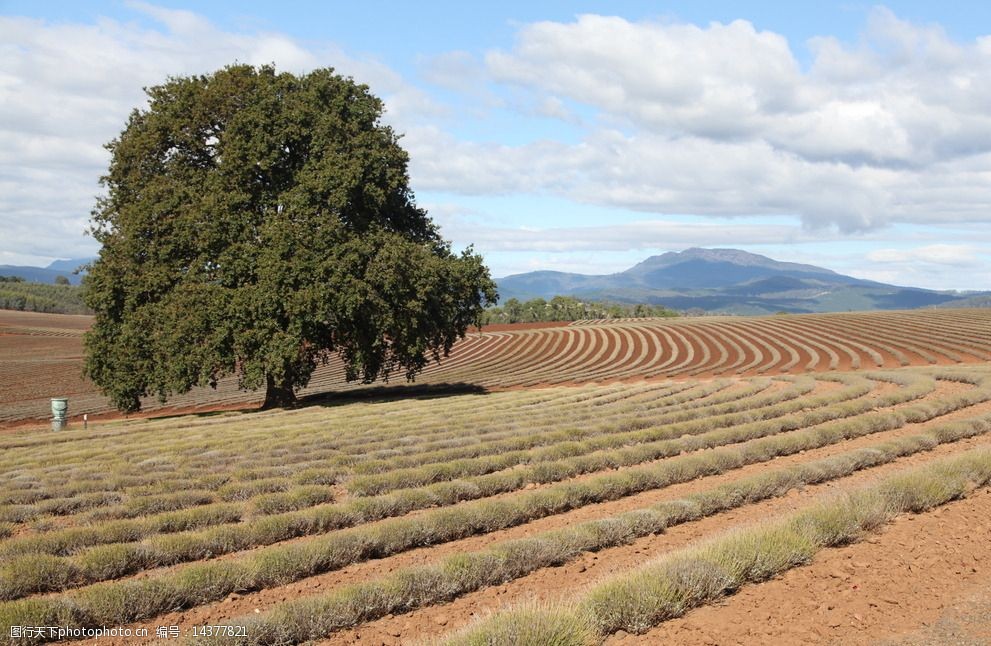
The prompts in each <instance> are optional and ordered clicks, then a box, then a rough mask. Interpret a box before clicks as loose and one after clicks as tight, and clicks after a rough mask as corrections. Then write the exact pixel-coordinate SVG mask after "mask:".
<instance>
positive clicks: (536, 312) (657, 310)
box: [482, 296, 678, 325]
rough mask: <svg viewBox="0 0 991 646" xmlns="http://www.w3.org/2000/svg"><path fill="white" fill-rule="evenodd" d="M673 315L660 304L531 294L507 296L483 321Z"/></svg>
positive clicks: (522, 321) (523, 321) (485, 314)
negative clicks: (530, 296) (521, 297)
mask: <svg viewBox="0 0 991 646" xmlns="http://www.w3.org/2000/svg"><path fill="white" fill-rule="evenodd" d="M656 316H663V317H674V316H678V313H677V312H675V311H673V310H669V309H667V308H665V307H663V306H661V305H645V304H643V303H640V304H637V305H621V304H619V303H597V302H589V301H580V300H578V299H577V298H573V297H571V296H555V297H554V298H552V299H551V300H549V301H548V300H544V299H543V298H533V299H530V300H528V301H519V300H517V299H515V298H510V299H509V300H507V301H506V302H505V303H503V305H502V307H490V308H488V309H486V310H485V312H484V313H483V315H482V323H483V324H484V325H490V324H494V323H532V322H536V321H584V320H588V319H615V318H648V317H656Z"/></svg>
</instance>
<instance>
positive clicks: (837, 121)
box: [0, 1, 991, 289]
mask: <svg viewBox="0 0 991 646" xmlns="http://www.w3.org/2000/svg"><path fill="white" fill-rule="evenodd" d="M985 26H991V5H988V6H985V5H983V4H979V3H941V4H940V3H931V2H926V3H922V2H893V3H887V4H885V5H869V4H858V3H850V2H841V3H830V2H816V3H778V2H750V3H746V2H732V3H730V2H681V3H675V2H672V3H664V4H660V3H642V2H609V3H602V2H599V3H592V2H536V3H535V2H529V3H523V2H519V3H499V4H497V3H463V2H460V3H454V2H432V3H400V2H362V3H355V2H323V3H312V4H310V3H278V4H276V3H271V2H254V1H252V2H236V3H235V2H214V3H176V2H159V3H144V2H47V3H37V2H30V3H29V2H20V1H5V2H0V230H2V231H3V234H2V235H0V264H44V263H46V262H47V261H49V260H51V259H53V258H55V257H65V256H69V255H72V256H81V255H89V254H92V253H94V252H95V250H96V246H95V243H94V241H93V240H92V239H91V238H88V237H85V236H83V235H82V231H83V230H84V229H85V226H86V221H87V217H88V212H89V210H90V208H92V205H93V202H94V199H95V196H96V195H97V194H98V192H99V187H98V185H97V179H98V177H99V175H100V173H101V171H102V170H103V169H104V168H105V167H106V162H107V157H106V153H105V151H104V150H103V149H102V144H104V143H106V142H107V141H109V140H110V139H112V138H113V137H114V136H115V135H116V134H117V133H118V132H119V131H120V129H121V128H122V126H123V124H124V120H125V119H126V116H127V114H128V112H129V111H130V110H131V109H132V108H134V107H139V106H140V105H141V104H142V102H143V95H142V92H141V87H142V86H146V85H154V84H156V83H158V82H161V81H163V80H164V79H165V77H166V76H168V75H172V74H192V73H206V72H209V71H212V70H214V69H217V68H218V67H221V66H223V65H225V64H227V63H230V62H233V61H234V60H238V61H241V62H249V63H256V64H260V63H265V62H275V63H276V65H277V66H278V67H280V68H282V69H288V70H291V71H295V72H305V71H307V70H308V69H313V68H314V67H325V66H331V67H335V68H336V69H338V70H339V71H341V72H342V73H345V74H349V75H352V76H354V77H355V78H356V79H358V80H360V81H362V82H366V83H368V84H369V85H370V86H371V88H372V90H373V92H375V93H376V94H378V95H380V96H382V97H383V98H384V100H385V102H386V106H387V115H386V120H387V122H388V123H389V124H390V125H392V126H393V127H395V128H396V129H397V130H398V131H399V132H402V133H404V138H403V140H402V141H403V144H404V145H405V146H406V148H407V149H408V150H409V152H410V155H411V166H410V173H411V178H412V182H413V188H414V191H415V193H416V195H417V199H418V201H419V202H420V204H421V205H423V206H425V207H427V208H428V210H429V211H430V213H431V214H432V216H433V217H434V218H435V219H436V220H437V221H438V222H439V223H440V224H441V228H442V232H443V233H444V234H445V236H446V237H448V238H449V239H452V240H453V242H454V243H455V245H456V246H459V247H460V246H464V245H467V244H470V243H474V244H475V247H476V249H477V250H479V251H481V252H482V253H483V254H484V255H485V257H486V259H487V261H488V263H489V265H490V267H491V269H492V272H493V274H494V275H495V276H502V275H506V274H510V273H517V272H521V271H528V270H532V269H559V270H564V271H581V272H583V273H608V272H612V271H618V270H622V269H624V268H626V267H628V266H630V265H632V264H634V263H635V262H638V261H640V260H642V259H643V258H645V257H647V256H649V255H652V254H655V253H662V252H664V251H672V250H681V249H684V248H687V247H691V246H724V247H729V246H732V247H738V248H743V249H747V250H750V251H754V252H758V253H765V254H767V255H771V256H773V257H775V258H778V259H782V260H792V261H800V262H811V263H814V264H820V265H823V266H826V267H829V268H832V269H835V270H838V271H842V272H845V273H851V274H854V275H857V276H861V277H865V278H873V279H877V280H883V281H887V282H895V283H899V284H912V285H918V286H926V287H933V288H962V289H968V288H970V289H991V280H989V278H988V277H989V276H991V227H989V226H988V225H989V224H991V211H989V209H988V204H989V202H991V182H989V181H988V180H989V179H991V118H989V117H987V116H985V115H991V38H986V36H985V35H986V34H987V33H988V32H989V31H991V28H985Z"/></svg>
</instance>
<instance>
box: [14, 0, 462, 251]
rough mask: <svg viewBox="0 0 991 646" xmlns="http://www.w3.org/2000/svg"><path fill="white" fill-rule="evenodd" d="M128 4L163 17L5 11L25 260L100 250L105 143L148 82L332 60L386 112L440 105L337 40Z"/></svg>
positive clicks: (429, 113)
mask: <svg viewBox="0 0 991 646" xmlns="http://www.w3.org/2000/svg"><path fill="white" fill-rule="evenodd" d="M128 6H129V7H131V8H132V9H134V10H135V11H137V12H140V13H141V14H144V15H145V16H147V17H149V18H151V19H153V20H154V21H156V25H155V26H154V27H141V26H139V25H138V24H136V23H124V22H118V21H114V20H109V19H105V18H101V19H99V20H97V21H96V22H95V23H94V24H72V23H59V24H50V23H46V22H44V21H40V20H33V19H28V18H19V17H12V16H0V60H3V68H2V70H0V230H2V231H3V242H2V244H3V245H4V246H6V247H7V249H6V251H9V252H14V253H16V254H18V257H25V256H30V257H37V258H51V257H55V256H60V255H61V256H64V255H69V254H71V255H76V256H78V255H89V254H92V253H94V252H95V250H96V243H95V242H94V241H93V240H91V239H88V238H84V237H83V235H82V233H83V231H84V230H85V228H86V222H87V220H88V217H89V212H90V209H92V207H93V205H94V203H95V197H96V195H97V194H98V193H99V192H100V188H99V186H98V184H97V182H98V179H99V177H100V175H101V174H103V173H104V172H105V171H106V168H107V164H108V162H109V156H108V153H107V152H106V151H105V150H104V149H103V148H102V145H103V144H104V143H106V142H108V141H110V140H111V139H113V138H114V137H116V136H117V135H118V134H119V133H120V131H121V129H122V128H123V127H124V125H125V123H126V120H127V116H128V114H129V112H130V111H131V110H132V109H133V108H136V107H140V106H143V105H145V103H146V98H145V95H144V93H143V91H142V88H143V87H145V86H152V85H156V84H159V83H162V82H164V81H165V80H166V79H167V77H169V76H175V75H188V74H203V73H209V72H211V71H213V70H216V69H219V68H221V67H223V66H225V65H229V64H231V63H234V62H235V61H241V62H245V63H251V64H255V65H262V64H267V63H275V64H276V65H277V66H278V67H279V69H286V70H291V71H295V72H301V71H305V70H308V69H312V68H315V67H322V66H332V67H334V68H335V69H337V71H338V72H340V73H342V74H347V75H353V76H354V77H355V78H357V79H358V80H359V81H360V82H364V83H369V84H370V85H371V87H372V88H373V91H375V92H376V93H377V94H379V95H380V96H383V97H384V99H385V101H386V104H387V106H388V110H387V114H386V120H387V121H388V122H389V123H391V124H394V125H396V126H398V127H399V129H400V130H402V129H404V127H403V125H404V124H406V123H409V124H415V123H417V122H418V120H420V119H423V118H429V117H433V116H436V115H437V114H440V113H441V112H442V110H441V108H440V106H438V105H437V104H436V103H435V102H434V101H433V100H432V99H431V98H430V97H429V96H428V95H427V94H426V93H424V92H423V91H421V90H419V89H417V88H415V87H413V86H411V85H409V84H408V83H407V82H405V81H404V80H403V79H402V78H401V77H400V76H399V75H398V74H396V73H395V72H394V71H392V70H391V69H389V68H388V67H387V66H385V65H383V64H381V63H379V62H377V61H375V60H368V59H357V58H352V57H350V56H347V55H346V54H345V53H344V52H342V51H341V50H340V49H337V48H335V47H333V46H332V45H327V46H324V47H322V48H320V49H312V50H310V49H306V48H304V47H303V46H301V45H300V44H298V43H297V42H295V41H294V40H293V39H292V38H290V37H288V36H286V35H284V34H277V33H255V34H244V33H231V32H226V31H223V30H221V29H218V28H217V27H215V26H214V25H212V24H211V23H210V22H209V21H207V20H206V19H205V18H203V17H201V16H199V15H198V14H195V13H192V12H189V11H179V10H172V9H165V8H162V7H157V6H155V5H151V4H147V3H143V2H132V3H129V4H128Z"/></svg>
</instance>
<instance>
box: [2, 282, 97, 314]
mask: <svg viewBox="0 0 991 646" xmlns="http://www.w3.org/2000/svg"><path fill="white" fill-rule="evenodd" d="M59 278H63V276H59ZM0 310H19V311H22V312H46V313H49V314H89V313H90V310H89V308H87V307H86V304H85V303H84V302H83V290H82V288H81V287H80V286H78V285H69V284H62V283H56V284H54V285H48V284H46V283H29V282H26V281H25V280H24V279H23V278H20V277H18V276H11V277H6V276H0Z"/></svg>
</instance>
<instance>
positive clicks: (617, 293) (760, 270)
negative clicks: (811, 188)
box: [496, 247, 991, 314]
mask: <svg viewBox="0 0 991 646" xmlns="http://www.w3.org/2000/svg"><path fill="white" fill-rule="evenodd" d="M496 282H497V284H498V286H499V293H500V296H501V299H502V300H503V301H505V300H507V299H509V298H517V299H519V300H528V299H531V298H545V299H546V298H551V297H553V296H558V295H560V296H575V297H587V298H590V299H594V300H605V301H615V302H619V303H636V302H641V303H649V304H653V305H664V306H665V307H669V308H672V309H680V310H693V309H700V310H703V311H707V312H718V313H726V314H762V313H772V312H795V313H800V312H834V311H847V310H864V309H905V308H909V309H910V308H914V307H926V306H937V305H940V306H950V305H949V304H952V302H953V301H956V300H959V301H961V303H963V302H964V301H966V300H967V299H970V300H971V301H973V300H974V299H973V297H974V296H975V293H968V294H963V295H961V294H957V293H952V292H940V291H936V290H929V289H924V288H918V287H902V286H897V285H888V284H886V283H880V282H877V281H872V280H865V279H862V278H855V277H853V276H846V275H844V274H840V273H838V272H836V271H833V270H831V269H826V268H824V267H818V266H815V265H808V264H802V263H795V262H783V261H779V260H775V259H773V258H769V257H767V256H763V255H760V254H755V253H751V252H748V251H743V250H741V249H731V248H714V249H706V248H700V247H693V248H691V249H686V250H685V251H681V252H667V253H664V254H660V255H656V256H651V257H649V258H646V259H645V260H643V261H641V262H639V263H637V264H635V265H633V266H632V267H630V268H629V269H626V270H624V271H621V272H616V273H613V274H602V275H587V274H577V273H568V272H556V271H535V272H528V273H523V274H513V275H510V276H506V277H504V278H501V279H496ZM984 294H991V292H978V293H976V295H978V296H980V295H984ZM977 302H980V301H979V300H978V301H977Z"/></svg>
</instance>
